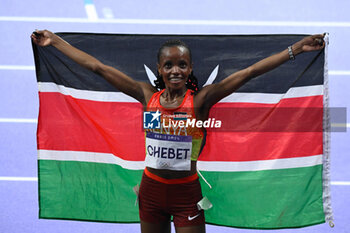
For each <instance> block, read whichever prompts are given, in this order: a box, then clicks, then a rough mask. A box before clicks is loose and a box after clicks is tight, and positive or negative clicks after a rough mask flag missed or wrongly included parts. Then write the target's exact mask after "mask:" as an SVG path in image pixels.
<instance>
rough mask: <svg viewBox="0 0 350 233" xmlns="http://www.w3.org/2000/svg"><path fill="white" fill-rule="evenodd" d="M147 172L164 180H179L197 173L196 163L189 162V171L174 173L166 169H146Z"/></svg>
mask: <svg viewBox="0 0 350 233" xmlns="http://www.w3.org/2000/svg"><path fill="white" fill-rule="evenodd" d="M147 170H148V171H149V172H151V173H153V174H154V175H157V176H159V177H162V178H164V179H179V178H184V177H188V176H191V175H194V174H196V173H197V161H191V170H189V171H174V170H166V169H155V168H151V167H147Z"/></svg>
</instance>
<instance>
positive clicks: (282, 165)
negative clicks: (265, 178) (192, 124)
mask: <svg viewBox="0 0 350 233" xmlns="http://www.w3.org/2000/svg"><path fill="white" fill-rule="evenodd" d="M38 159H39V160H59V161H78V162H94V163H107V164H116V165H119V166H121V167H123V168H125V169H129V170H141V169H144V167H145V165H144V162H143V161H128V160H123V159H121V158H119V157H117V156H114V155H113V154H109V153H96V152H85V151H55V150H38ZM319 164H322V155H315V156H307V157H298V158H288V159H274V160H259V161H249V162H206V161H198V168H199V169H200V170H201V171H224V172H229V171H231V172H237V171H261V170H274V169H286V168H298V167H310V166H315V165H319Z"/></svg>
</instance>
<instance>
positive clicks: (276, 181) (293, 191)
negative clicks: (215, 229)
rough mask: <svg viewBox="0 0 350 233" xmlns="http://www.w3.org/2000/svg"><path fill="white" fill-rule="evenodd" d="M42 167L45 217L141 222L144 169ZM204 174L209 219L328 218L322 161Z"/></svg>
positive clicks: (46, 163) (292, 221)
mask: <svg viewBox="0 0 350 233" xmlns="http://www.w3.org/2000/svg"><path fill="white" fill-rule="evenodd" d="M39 168H40V173H39V186H40V193H39V196H40V217H41V218H63V219H83V220H97V221H111V222H115V221H116V219H118V222H137V221H139V217H138V207H137V206H135V200H136V195H135V194H134V193H133V190H132V187H133V186H135V185H136V184H138V183H139V182H140V180H141V175H142V170H127V169H123V168H121V167H120V166H118V165H114V164H102V163H91V162H76V161H52V160H39ZM76 171H79V173H77V172H76ZM64 174H69V175H67V176H64ZM202 174H203V175H204V177H205V178H206V179H207V180H208V181H209V183H210V184H211V185H212V187H213V188H212V189H209V187H208V186H207V185H206V184H205V183H204V182H203V183H202V190H203V195H205V196H207V197H208V198H209V200H211V201H212V202H213V208H212V209H210V210H208V211H206V221H207V222H208V223H211V222H215V223H216V224H222V225H227V226H246V227H252V228H284V227H297V226H301V225H310V224H316V223H320V222H324V213H323V207H322V206H323V204H322V188H321V187H322V185H321V184H322V166H321V165H316V166H312V167H304V168H293V169H280V170H268V171H250V172H202ZM201 182H202V181H201ZM81 190H84V191H81ZM227 195H229V196H227ZM214 197H216V198H214ZM217 197H220V198H217ZM228 207H229V208H228ZM220 210H225V211H224V212H223V211H220Z"/></svg>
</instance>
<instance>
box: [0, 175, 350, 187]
mask: <svg viewBox="0 0 350 233" xmlns="http://www.w3.org/2000/svg"><path fill="white" fill-rule="evenodd" d="M0 181H35V182H37V181H38V178H37V177H20V176H0ZM331 185H334V186H350V181H331Z"/></svg>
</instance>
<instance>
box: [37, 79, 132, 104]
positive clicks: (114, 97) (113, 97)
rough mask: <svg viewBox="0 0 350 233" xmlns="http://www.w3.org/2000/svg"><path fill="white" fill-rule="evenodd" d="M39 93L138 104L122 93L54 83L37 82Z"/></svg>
mask: <svg viewBox="0 0 350 233" xmlns="http://www.w3.org/2000/svg"><path fill="white" fill-rule="evenodd" d="M38 86H39V92H59V93H61V94H63V95H69V96H72V97H74V98H77V99H84V100H93V101H103V102H138V101H137V100H136V99H134V98H132V97H130V96H128V95H126V94H124V93H122V92H107V91H88V90H79V89H75V88H71V87H65V86H62V85H57V84H56V83H46V82H45V83H43V82H38Z"/></svg>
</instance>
